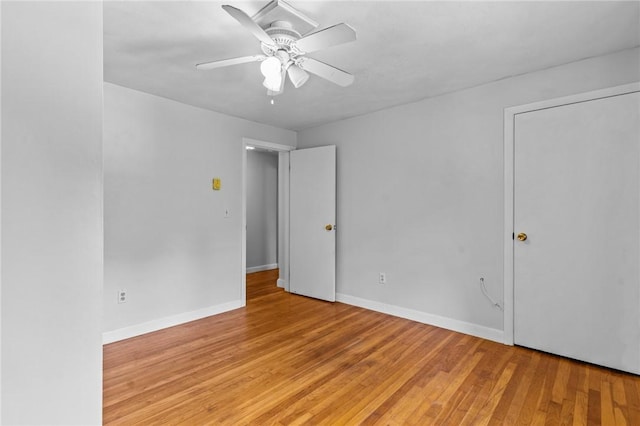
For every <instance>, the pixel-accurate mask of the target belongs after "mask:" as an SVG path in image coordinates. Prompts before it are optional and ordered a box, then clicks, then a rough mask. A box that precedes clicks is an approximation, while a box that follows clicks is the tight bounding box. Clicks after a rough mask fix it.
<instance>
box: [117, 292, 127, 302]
mask: <svg viewBox="0 0 640 426" xmlns="http://www.w3.org/2000/svg"><path fill="white" fill-rule="evenodd" d="M118 303H127V290H118Z"/></svg>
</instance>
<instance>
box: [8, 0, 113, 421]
mask: <svg viewBox="0 0 640 426" xmlns="http://www.w3.org/2000/svg"><path fill="white" fill-rule="evenodd" d="M1 50H2V308H1V310H0V311H1V317H2V374H1V382H2V419H1V423H2V424H5V425H20V424H30V425H45V424H46V425H74V424H78V425H98V424H101V423H102V338H101V332H102V327H101V325H102V324H101V319H102V318H101V317H102V268H103V260H102V243H103V240H102V4H101V3H99V2H2V49H1Z"/></svg>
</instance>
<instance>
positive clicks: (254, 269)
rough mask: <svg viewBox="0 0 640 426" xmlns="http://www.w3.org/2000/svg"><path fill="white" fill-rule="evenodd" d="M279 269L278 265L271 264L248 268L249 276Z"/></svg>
mask: <svg viewBox="0 0 640 426" xmlns="http://www.w3.org/2000/svg"><path fill="white" fill-rule="evenodd" d="M277 267H278V264H277V263H271V264H269V265H259V266H250V267H248V268H247V274H251V273H253V272H262V271H269V270H271V269H276V268H277Z"/></svg>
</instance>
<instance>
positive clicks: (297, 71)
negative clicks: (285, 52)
mask: <svg viewBox="0 0 640 426" xmlns="http://www.w3.org/2000/svg"><path fill="white" fill-rule="evenodd" d="M287 74H288V75H289V80H291V83H293V87H295V88H296V89H297V88H299V87H301V86H302V85H303V84H305V83H306V82H307V80H309V74H308V73H307V72H306V71H305V70H303V69H302V68H300V67H299V66H297V65H295V64H291V65H289V67H288V68H287Z"/></svg>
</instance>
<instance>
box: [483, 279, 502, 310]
mask: <svg viewBox="0 0 640 426" xmlns="http://www.w3.org/2000/svg"><path fill="white" fill-rule="evenodd" d="M480 290H481V291H482V294H484V296H485V297H486V298H487V299H489V302H491V304H492V305H493V306H494V307H496V308H498V309H500V310H501V311H502V310H503V309H502V305H501V304H500V302H496V301H495V300H493V299H492V298H491V296H489V293H488V292H487V287H485V285H484V278H480Z"/></svg>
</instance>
